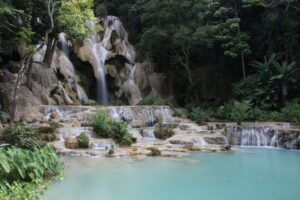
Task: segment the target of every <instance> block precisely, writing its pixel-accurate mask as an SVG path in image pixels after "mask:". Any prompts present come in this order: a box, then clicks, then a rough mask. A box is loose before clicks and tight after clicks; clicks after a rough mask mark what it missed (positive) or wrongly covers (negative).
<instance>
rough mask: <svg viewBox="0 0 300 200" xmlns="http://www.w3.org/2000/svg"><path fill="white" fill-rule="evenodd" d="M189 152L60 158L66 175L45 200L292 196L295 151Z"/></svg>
mask: <svg viewBox="0 0 300 200" xmlns="http://www.w3.org/2000/svg"><path fill="white" fill-rule="evenodd" d="M243 150H246V151H248V152H250V153H194V154H192V156H191V157H189V158H181V159H171V158H147V159H146V160H144V161H131V160H129V159H97V158H82V157H64V158H63V160H64V161H65V163H66V178H65V179H64V180H63V181H60V182H57V183H54V184H52V185H51V186H50V188H49V190H48V191H47V192H46V194H45V198H44V199H45V200H194V199H195V200H202V199H203V200H297V199H300V152H299V151H291V150H281V149H265V148H243Z"/></svg>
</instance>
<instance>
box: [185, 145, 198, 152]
mask: <svg viewBox="0 0 300 200" xmlns="http://www.w3.org/2000/svg"><path fill="white" fill-rule="evenodd" d="M182 148H183V149H186V150H188V151H201V148H200V147H197V146H194V145H186V146H184V147H182Z"/></svg>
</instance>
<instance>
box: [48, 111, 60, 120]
mask: <svg viewBox="0 0 300 200" xmlns="http://www.w3.org/2000/svg"><path fill="white" fill-rule="evenodd" d="M50 118H51V119H59V118H60V116H59V113H58V112H52V113H51V114H50Z"/></svg>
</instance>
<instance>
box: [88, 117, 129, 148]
mask: <svg viewBox="0 0 300 200" xmlns="http://www.w3.org/2000/svg"><path fill="white" fill-rule="evenodd" d="M90 121H91V124H92V127H93V129H94V131H95V133H96V135H97V136H98V137H103V138H112V139H113V140H115V142H117V143H118V144H120V145H125V146H130V145H131V144H132V143H133V141H132V138H131V137H130V136H129V135H128V132H127V128H128V124H127V123H126V122H123V121H121V120H117V119H112V118H110V117H109V116H108V115H107V113H106V112H105V111H97V113H95V114H94V115H92V116H91V117H90Z"/></svg>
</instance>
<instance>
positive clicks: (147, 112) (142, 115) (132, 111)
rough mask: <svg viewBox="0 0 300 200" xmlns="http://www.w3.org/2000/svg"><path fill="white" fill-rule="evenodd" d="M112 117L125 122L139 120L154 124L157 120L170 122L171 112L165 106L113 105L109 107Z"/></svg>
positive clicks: (150, 124) (146, 123)
mask: <svg viewBox="0 0 300 200" xmlns="http://www.w3.org/2000/svg"><path fill="white" fill-rule="evenodd" d="M109 109H110V110H109V114H110V116H111V117H112V118H115V119H121V120H123V121H126V122H129V123H131V122H134V121H139V122H140V124H144V125H146V126H154V125H155V124H156V123H157V122H159V121H162V122H163V123H172V122H173V117H172V112H171V110H170V108H169V107H167V106H115V107H110V108H109Z"/></svg>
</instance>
